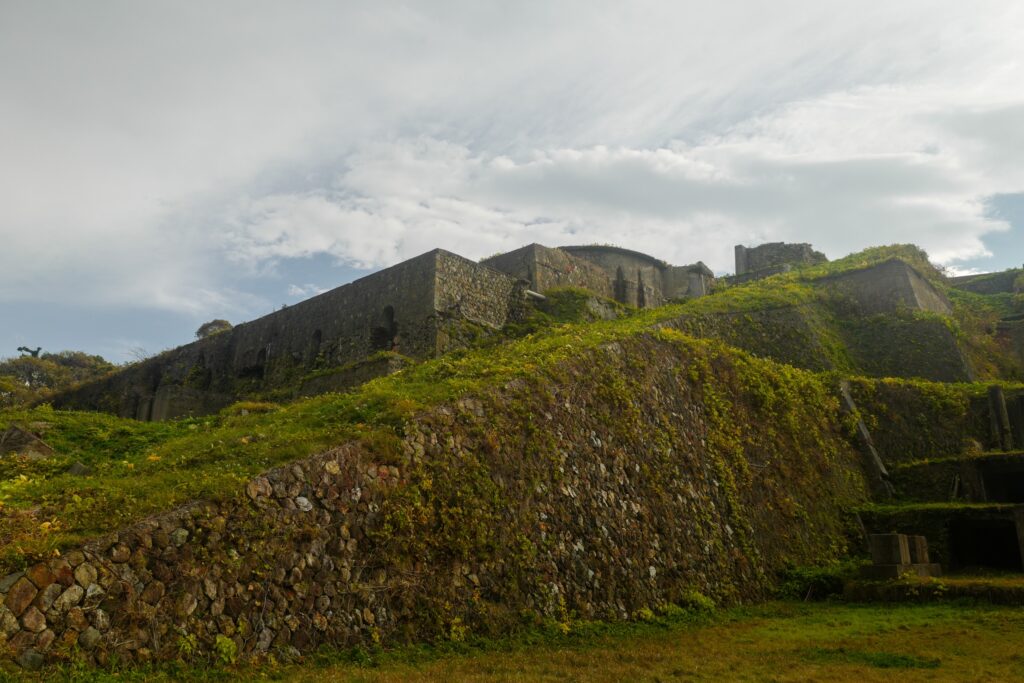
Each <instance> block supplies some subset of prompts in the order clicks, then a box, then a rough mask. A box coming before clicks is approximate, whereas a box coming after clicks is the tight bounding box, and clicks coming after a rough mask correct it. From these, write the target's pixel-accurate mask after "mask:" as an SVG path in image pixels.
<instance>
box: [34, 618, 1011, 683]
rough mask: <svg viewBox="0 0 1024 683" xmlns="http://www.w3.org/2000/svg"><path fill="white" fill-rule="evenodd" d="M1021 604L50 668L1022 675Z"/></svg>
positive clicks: (376, 676) (313, 674)
mask: <svg viewBox="0 0 1024 683" xmlns="http://www.w3.org/2000/svg"><path fill="white" fill-rule="evenodd" d="M1022 642H1024V610H1021V609H1020V608H1006V607H995V606H986V605H963V604H952V603H945V604H930V605H843V604H823V603H791V602H776V603H770V604H767V605H760V606H756V607H748V608H740V609H732V610H724V611H721V612H719V613H717V614H716V615H714V616H707V617H695V616H692V615H689V614H688V613H684V614H683V615H682V616H676V617H675V618H660V619H656V620H654V621H651V622H646V623H632V624H614V625H609V624H585V625H582V626H580V627H579V628H578V629H575V630H573V631H571V632H570V633H569V634H567V635H563V634H561V633H558V632H557V631H551V632H547V633H541V632H532V633H529V634H525V635H520V636H517V637H515V638H513V639H510V640H505V641H497V642H495V641H488V642H483V643H477V644H474V645H469V644H451V645H446V646H443V647H408V648H401V649H397V650H392V651H386V652H381V653H375V654H367V653H365V652H361V651H360V652H355V653H353V652H325V653H321V654H318V655H316V656H314V657H311V658H310V659H309V660H307V661H306V662H305V663H303V664H301V665H290V666H275V667H268V666H264V667H262V668H255V667H241V668H236V669H227V670H225V669H218V668H216V667H212V666H211V667H196V668H192V667H188V668H186V667H172V668H167V667H165V668H161V669H154V670H146V671H140V670H136V671H133V672H132V671H129V672H124V673H122V674H100V673H97V672H86V671H78V672H75V671H63V672H60V673H57V672H53V671H51V672H47V673H45V674H40V675H36V676H38V677H36V676H34V677H33V678H32V679H29V680H50V681H59V680H69V681H70V680H74V681H95V680H125V681H159V682H162V681H172V680H175V681H177V680H185V681H190V680H191V681H200V680H211V681H243V680H244V681H250V680H265V681H366V682H374V681H380V682H384V681H387V682H390V681H695V680H723V681H858V682H866V681H892V680H899V681H1012V680H1024V651H1022V649H1021V643H1022Z"/></svg>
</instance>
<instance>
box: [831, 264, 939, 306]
mask: <svg viewBox="0 0 1024 683" xmlns="http://www.w3.org/2000/svg"><path fill="white" fill-rule="evenodd" d="M817 282H818V283H820V284H822V285H825V286H830V287H832V288H833V289H834V290H835V291H836V292H837V293H839V294H841V295H844V296H846V297H847V298H848V299H849V300H850V301H851V302H853V303H855V305H856V307H857V308H858V312H859V313H861V314H862V315H876V314H879V313H894V312H897V311H899V310H901V309H910V310H919V311H930V312H932V313H938V314H940V315H952V313H953V306H952V304H950V302H949V300H948V299H947V298H946V296H945V295H944V294H942V292H940V291H939V290H937V289H936V288H935V287H933V286H932V285H931V284H930V283H929V282H928V281H927V280H926V279H925V278H923V277H922V276H921V274H920V273H918V272H917V271H916V270H914V268H913V267H912V266H910V265H908V264H907V263H906V262H904V261H901V260H899V259H891V260H889V261H885V262H883V263H880V264H878V265H874V266H870V267H868V268H862V269H860V270H854V271H849V272H846V273H840V274H838V275H832V276H829V277H826V278H822V279H820V280H817Z"/></svg>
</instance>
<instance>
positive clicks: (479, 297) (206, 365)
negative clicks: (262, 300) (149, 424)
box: [53, 249, 524, 420]
mask: <svg viewBox="0 0 1024 683" xmlns="http://www.w3.org/2000/svg"><path fill="white" fill-rule="evenodd" d="M523 306H524V283H522V282H520V281H518V280H517V279H516V278H515V277H513V276H510V275H508V274H506V273H502V272H500V271H498V270H495V269H493V268H489V267H487V266H484V265H480V264H479V263H475V262H473V261H470V260H468V259H465V258H463V257H461V256H457V255H456V254H452V253H450V252H447V251H443V250H440V249H437V250H434V251H431V252H428V253H426V254H423V255H421V256H418V257H416V258H413V259H409V260H408V261H405V262H403V263H399V264H398V265H395V266H392V267H391V268H387V269H386V270H382V271H380V272H377V273H374V274H372V275H369V276H367V277H364V278H362V279H359V280H356V281H355V282H352V283H350V284H347V285H344V286H341V287H338V288H337V289H333V290H331V291H329V292H326V293H324V294H321V295H319V296H315V297H313V298H311V299H308V300H306V301H303V302H301V303H299V304H296V305H294V306H290V307H287V308H284V309H282V310H279V311H275V312H274V313H271V314H270V315H266V316H264V317H262V318H259V319H257V320H253V321H251V322H247V323H243V324H240V325H237V326H236V327H234V328H233V329H231V330H229V331H227V332H223V333H221V334H217V335H214V336H212V337H208V338H206V339H201V340H199V341H196V342H193V343H191V344H188V345H186V346H182V347H179V348H176V349H173V350H171V351H168V352H166V353H163V354H160V355H159V356H156V357H155V358H150V359H148V360H146V361H144V362H141V363H138V364H136V365H133V366H131V367H129V368H127V369H126V370H124V371H122V372H120V373H118V374H116V375H113V376H111V377H108V378H106V379H104V380H101V381H99V382H94V383H92V384H88V385H85V386H83V387H81V388H79V389H77V390H73V391H70V392H68V393H65V394H62V395H60V396H58V397H56V398H55V399H54V401H53V403H54V405H55V406H56V407H61V408H85V409H100V410H105V411H108V412H113V413H116V414H118V415H122V416H125V417H134V418H137V419H140V420H162V419H168V418H171V417H177V416H181V415H187V414H204V413H209V412H213V411H216V410H219V409H220V408H222V407H224V406H226V405H228V404H230V403H232V402H233V401H236V400H238V398H239V397H240V396H243V395H251V394H253V393H260V392H265V391H266V390H268V389H270V388H274V387H282V386H288V385H296V387H300V386H301V383H302V378H303V377H304V376H306V375H309V374H311V373H314V372H315V371H317V370H321V371H323V370H324V369H330V368H345V367H346V366H349V365H351V364H355V363H359V362H360V361H363V360H364V359H366V358H367V357H368V356H372V355H373V354H374V353H375V352H378V351H395V352H398V353H400V354H402V355H404V356H409V357H412V358H428V357H432V356H436V355H439V354H442V353H445V352H446V351H448V350H450V349H452V348H454V347H457V346H459V345H460V344H461V335H462V334H464V331H465V328H466V326H467V324H468V325H476V326H481V327H484V328H489V329H498V328H500V327H502V326H503V325H504V324H505V323H507V322H509V321H510V320H514V319H516V316H517V315H519V313H520V312H521V310H522V307H523ZM385 369H386V364H383V365H381V366H380V370H379V371H378V372H377V374H381V373H382V372H383V371H384V370H385ZM372 374H373V373H372V372H371V376H372ZM360 377H361V379H363V380H365V379H369V376H366V373H365V372H364V373H362V374H361V376H360ZM320 379H321V382H320V384H321V385H322V386H324V388H325V389H328V388H339V385H337V384H335V385H333V387H332V385H331V384H330V383H329V382H328V383H326V384H325V383H324V382H323V381H322V378H320Z"/></svg>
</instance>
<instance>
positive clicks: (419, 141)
mask: <svg viewBox="0 0 1024 683" xmlns="http://www.w3.org/2000/svg"><path fill="white" fill-rule="evenodd" d="M1022 35H1024V3H1020V2H1018V1H1016V0H1004V1H999V2H994V1H993V2H987V1H985V0H974V2H971V3H966V2H963V0H957V1H955V2H944V1H941V0H928V1H917V0H899V1H898V2H893V1H892V0H886V1H884V2H875V1H874V0H858V1H857V2H853V1H851V0H846V1H845V2H831V1H828V0H805V1H801V2H790V1H786V0H773V1H772V2H761V1H760V0H748V1H743V2H741V1H730V0H715V1H714V2H710V1H702V2H696V1H684V0H665V1H663V2H645V1H636V0H634V1H632V2H629V3H612V2H603V1H602V0H582V1H580V2H573V1H569V0H566V1H562V2H551V1H545V2H529V1H526V0H524V1H522V2H511V3H510V2H500V3H499V2H494V3H491V2H486V1H484V0H467V1H466V2H448V1H444V2H442V1H440V0H430V1H429V2H426V1H425V2H421V3H413V2H407V3H391V2H386V1H383V0H374V1H372V2H356V1H354V0H352V1H349V2H338V1H335V2H315V1H313V0H301V1H296V2H287V3H284V2H257V1H254V0H244V1H238V2H229V1H227V0H220V1H218V2H199V1H198V0H197V1H195V2H182V0H174V1H173V2H157V1H154V0H146V1H143V2H140V1H139V0H125V1H123V2H118V1H115V0H97V2H90V3H83V2H80V1H79V0H74V1H71V2H57V1H51V0H0V238H2V248H0V321H2V322H0V357H2V356H6V355H15V353H16V352H15V348H16V347H17V346H19V345H22V344H27V345H30V346H32V347H35V346H43V347H44V348H45V349H48V350H59V349H63V348H75V349H83V350H87V351H90V352H93V353H100V354H103V355H105V356H107V357H108V358H111V359H114V360H117V361H124V360H127V359H129V358H130V357H131V356H132V354H133V353H138V352H139V350H140V349H142V350H145V351H147V352H150V353H152V352H155V351H158V350H160V349H163V348H166V347H170V346H174V345H177V344H180V343H184V342H187V341H189V339H190V338H191V336H192V333H193V331H194V330H195V329H196V327H198V325H199V324H200V323H202V322H203V321H205V320H209V319H211V318H227V319H229V320H231V321H233V322H240V321H243V320H247V319H252V318H254V317H258V316H259V315H262V314H265V313H267V312H269V311H271V310H273V309H275V308H278V307H280V306H281V305H282V304H286V303H294V302H296V301H299V300H301V299H303V298H306V297H308V296H311V295H312V294H315V293H316V292H318V291H322V290H324V289H329V288H332V287H335V286H337V285H339V284H342V283H344V282H348V281H350V280H352V279H354V278H356V277H359V276H361V275H363V274H366V273H368V272H371V271H372V270H374V269H379V268H381V267H384V266H387V265H390V264H392V263H395V262H397V261H400V260H402V259H405V258H408V257H411V256H415V255H416V254H419V253H422V252H424V251H427V250H429V249H432V248H434V247H444V248H446V249H450V250H452V251H455V252H457V253H460V254H463V255H465V256H467V257H471V258H480V257H484V256H488V255H490V254H493V253H495V252H498V251H502V250H507V249H511V248H515V247H517V246H520V245H522V244H526V243H529V242H541V243H543V244H547V245H549V246H557V245H562V244H579V243H592V242H602V243H614V244H619V245H621V246H626V247H630V248H634V249H639V250H642V251H646V252H649V253H652V254H654V255H657V256H659V257H661V258H663V259H665V260H667V261H671V262H675V263H691V262H693V261H696V260H698V259H700V260H703V261H704V262H706V263H707V264H708V265H710V266H711V267H712V268H713V269H714V270H715V271H717V272H719V273H726V272H729V271H731V269H732V246H733V245H734V244H737V243H744V244H747V245H754V244H757V243H759V242H764V241H777V240H786V241H807V242H812V243H814V244H815V246H816V247H818V248H820V249H822V250H823V251H825V253H826V254H828V255H829V256H830V257H838V256H842V255H844V254H846V253H849V252H851V251H854V250H858V249H861V248H863V247H866V246H870V245H875V244H890V243H894V242H914V243H917V244H920V245H921V246H923V247H924V248H925V249H927V250H928V252H929V253H930V254H931V255H932V257H933V260H935V261H937V262H939V263H941V264H944V265H947V266H949V267H952V268H956V269H961V270H970V269H974V270H998V269H1002V268H1006V267H1009V266H1013V265H1020V264H1021V262H1022V261H1024V163H1022V161H1021V160H1022V159H1024V88H1022V85H1024V42H1022V39H1021V36H1022Z"/></svg>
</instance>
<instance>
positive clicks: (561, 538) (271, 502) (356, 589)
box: [0, 335, 863, 666]
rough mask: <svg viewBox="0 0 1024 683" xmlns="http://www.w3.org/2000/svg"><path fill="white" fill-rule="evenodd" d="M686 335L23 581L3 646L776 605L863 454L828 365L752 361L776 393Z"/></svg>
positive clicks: (46, 648)
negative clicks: (767, 597) (701, 603)
mask: <svg viewBox="0 0 1024 683" xmlns="http://www.w3.org/2000/svg"><path fill="white" fill-rule="evenodd" d="M680 344H682V342H679V341H676V342H672V341H666V340H665V339H662V336H659V335H655V336H651V337H645V338H640V339H636V340H632V341H629V342H623V343H618V344H613V345H611V346H608V347H605V348H603V349H598V350H592V351H588V352H586V353H583V354H582V355H580V356H578V357H577V358H575V359H573V360H572V361H571V362H568V363H566V364H564V365H563V366H561V367H560V368H559V369H558V371H557V372H556V373H555V374H553V375H552V377H557V379H553V378H551V379H548V378H544V377H537V378H535V379H533V380H529V381H528V380H516V381H513V382H511V383H510V384H508V385H506V386H505V387H504V388H501V389H499V390H495V391H494V392H493V393H489V394H486V395H483V396H480V397H477V398H464V399H461V400H459V401H458V402H456V403H454V404H450V405H446V406H441V407H438V408H435V409H433V410H431V411H430V412H428V413H426V414H423V415H421V416H419V417H418V418H416V419H414V420H413V421H411V422H410V423H409V424H407V425H406V427H405V429H404V432H403V433H404V436H403V437H402V438H401V439H400V440H396V442H395V444H394V445H392V446H389V447H386V448H385V447H381V446H377V447H375V448H369V447H367V446H364V445H361V444H358V443H352V444H347V445H344V446H341V447H339V448H337V449H334V450H331V451H328V452H326V453H323V454H320V455H317V456H314V457H312V458H308V459H306V460H303V461H301V462H296V463H294V464H292V465H288V466H284V467H281V468H278V469H275V470H272V471H269V472H267V473H266V474H264V475H263V476H260V477H257V478H256V479H254V480H252V481H250V482H248V483H247V484H246V485H244V487H243V488H244V490H242V491H239V492H238V493H237V494H236V495H234V496H233V497H230V496H229V497H228V498H227V499H226V500H222V501H219V502H197V503H194V504H192V505H189V506H187V507H185V508H183V509H180V510H177V511H174V512H171V513H166V514H162V515H158V516H155V517H153V518H150V519H148V520H146V521H144V522H142V523H140V524H137V525H135V526H133V527H131V528H128V529H125V530H123V531H120V532H118V533H114V534H111V535H108V536H106V537H104V538H102V539H99V540H97V541H95V542H93V543H90V544H88V545H87V546H86V547H84V548H82V549H81V550H76V551H72V552H68V553H66V554H65V555H64V556H63V557H59V558H54V559H52V560H48V561H46V562H43V563H41V564H37V565H35V566H32V567H29V568H28V569H27V570H26V571H25V572H23V573H18V574H14V575H11V576H8V577H6V578H4V579H2V580H0V603H2V607H0V637H2V638H5V639H6V642H7V645H8V647H9V648H10V651H11V656H12V657H14V658H16V659H18V660H19V661H20V662H22V663H23V664H24V665H26V666H37V665H39V664H41V663H43V662H44V661H45V660H56V659H60V658H76V657H77V658H84V659H86V660H87V661H90V662H95V663H99V664H104V663H106V662H109V661H110V659H111V657H113V656H115V655H116V656H117V657H118V659H119V661H122V662H124V661H146V660H163V659H171V658H177V657H181V656H185V655H183V653H189V652H191V653H199V654H203V653H210V652H212V651H214V650H216V649H218V648H219V649H220V650H221V651H224V650H225V649H227V650H231V651H235V652H237V653H238V654H239V655H241V656H245V657H248V656H255V655H260V654H261V653H267V652H275V653H277V654H278V655H280V656H288V655H289V653H290V654H292V655H294V654H295V653H296V652H306V651H309V650H311V649H312V648H315V647H316V646H318V645H320V644H323V643H326V644H331V645H335V646H351V645H355V644H368V643H377V642H382V643H397V642H406V641H410V640H428V639H435V638H440V639H444V638H448V637H451V634H452V633H453V632H455V631H458V632H460V633H465V632H467V631H470V632H474V633H484V634H496V633H500V632H502V631H503V629H505V628H507V627H508V625H509V624H511V623H517V622H518V621H519V620H520V619H521V615H522V613H523V611H524V610H525V611H528V612H532V613H535V614H537V615H540V616H544V617H547V618H552V619H556V620H558V621H565V620H567V619H570V618H572V617H571V615H576V618H587V619H592V618H607V619H621V618H627V617H629V616H630V615H632V614H634V613H635V612H636V611H637V610H639V609H642V608H645V607H654V606H657V605H660V604H664V603H668V602H677V603H678V602H685V601H686V600H688V599H691V598H692V596H693V595H694V594H695V593H700V594H701V595H704V596H707V597H710V598H712V599H714V600H716V601H717V602H719V603H734V602H737V601H743V600H753V599H758V598H760V597H763V595H764V594H765V590H766V588H767V587H768V586H769V585H771V582H772V580H773V576H774V573H775V572H776V571H778V570H779V569H781V568H782V567H783V566H785V565H786V564H787V563H795V564H802V563H807V562H810V561H812V560H816V561H817V560H823V559H827V558H828V557H831V556H832V555H834V554H835V553H838V552H842V547H843V529H842V520H841V513H840V510H841V508H843V507H844V506H846V505H850V504H852V501H856V500H861V496H862V495H863V485H862V481H861V475H860V472H859V469H858V467H857V465H856V462H857V455H856V453H855V452H854V451H853V450H852V449H851V448H850V447H849V445H848V444H847V443H846V442H845V440H844V439H843V438H842V437H841V436H840V427H839V422H840V420H839V417H838V404H837V403H836V402H835V401H834V399H832V398H829V397H828V395H827V394H822V393H821V392H822V391H823V388H822V386H823V385H821V384H820V380H818V379H816V378H813V377H811V376H810V375H803V374H800V373H797V372H796V371H793V370H792V369H782V368H780V366H774V367H776V368H779V369H775V370H770V369H763V368H760V366H758V368H755V369H754V371H757V372H758V373H759V375H758V376H760V377H762V378H763V377H765V376H766V375H765V373H766V372H767V373H768V374H769V375H771V378H770V380H766V383H764V384H763V385H759V386H760V387H761V388H759V389H758V390H757V391H758V392H763V391H765V390H770V391H781V392H785V394H784V395H785V396H786V398H785V399H784V400H776V401H765V399H764V398H763V396H762V394H761V393H759V394H758V395H757V396H752V395H747V394H746V393H745V391H747V390H746V389H743V388H741V387H742V382H740V381H739V380H737V379H736V376H737V373H740V372H746V371H747V370H745V369H744V367H741V366H739V365H733V364H732V363H733V361H731V360H729V358H730V356H716V355H715V353H714V352H713V351H712V350H711V349H712V347H709V346H707V345H699V344H697V343H693V342H687V344H688V346H687V345H683V346H680ZM750 362H751V361H749V360H748V361H743V363H747V364H749V363H750ZM765 368H768V366H765ZM773 373H774V374H773ZM769 387H770V388H771V389H767V388H769ZM709 406H714V409H713V410H712V409H711V408H709ZM771 411H781V412H771ZM723 419H724V420H730V422H727V423H723V422H721V421H722V420H723ZM766 422H770V423H772V424H775V429H771V430H767V429H764V424H765V423H766ZM374 443H378V442H374Z"/></svg>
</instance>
